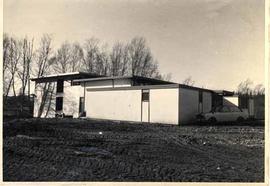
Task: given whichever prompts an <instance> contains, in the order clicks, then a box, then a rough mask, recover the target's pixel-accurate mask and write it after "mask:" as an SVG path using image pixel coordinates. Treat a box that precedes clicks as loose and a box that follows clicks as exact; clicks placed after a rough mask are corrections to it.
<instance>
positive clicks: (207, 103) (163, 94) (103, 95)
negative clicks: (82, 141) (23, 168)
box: [32, 72, 234, 124]
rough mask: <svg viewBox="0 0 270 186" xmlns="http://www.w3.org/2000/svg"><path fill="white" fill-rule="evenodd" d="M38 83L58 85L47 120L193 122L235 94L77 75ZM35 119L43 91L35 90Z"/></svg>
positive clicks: (146, 80) (145, 80) (166, 83)
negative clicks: (90, 119) (198, 115)
mask: <svg viewBox="0 0 270 186" xmlns="http://www.w3.org/2000/svg"><path fill="white" fill-rule="evenodd" d="M32 81H35V82H36V83H46V82H54V83H55V84H56V89H55V92H54V94H53V96H52V98H51V102H52V105H54V107H53V108H51V110H50V111H49V112H48V114H47V117H55V116H56V115H61V114H63V115H65V116H70V117H79V116H86V117H89V118H101V119H112V120H126V121H137V122H155V123H168V124H182V123H189V122H193V121H194V120H195V118H196V117H195V116H196V114H198V113H201V112H208V111H210V110H211V109H212V108H213V107H215V106H218V105H222V104H224V97H232V96H233V95H234V94H233V92H229V91H214V90H209V89H204V88H198V87H192V86H187V85H182V84H177V83H173V82H169V81H163V80H158V79H153V78H147V77H141V76H130V77H104V76H103V77H101V76H98V75H93V74H87V73H81V72H75V73H67V74H58V75H51V76H45V77H41V78H33V79H32ZM35 92H36V93H35V94H36V98H35V106H34V107H35V108H34V116H37V112H38V108H39V104H40V101H41V97H42V92H41V91H39V90H36V91H35ZM42 117H44V115H42Z"/></svg>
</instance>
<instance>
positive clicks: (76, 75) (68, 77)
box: [30, 72, 104, 83]
mask: <svg viewBox="0 0 270 186" xmlns="http://www.w3.org/2000/svg"><path fill="white" fill-rule="evenodd" d="M97 77H104V76H101V75H98V74H94V73H87V72H68V73H59V74H52V75H45V76H41V77H38V78H31V79H30V80H31V81H35V82H37V83H43V82H53V81H57V80H58V79H62V80H73V79H81V78H97Z"/></svg>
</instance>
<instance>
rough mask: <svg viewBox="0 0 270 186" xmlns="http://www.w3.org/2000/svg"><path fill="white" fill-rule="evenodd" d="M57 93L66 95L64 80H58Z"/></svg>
mask: <svg viewBox="0 0 270 186" xmlns="http://www.w3.org/2000/svg"><path fill="white" fill-rule="evenodd" d="M56 93H64V80H62V79H58V80H57V83H56Z"/></svg>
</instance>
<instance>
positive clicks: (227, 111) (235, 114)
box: [197, 106, 248, 123]
mask: <svg viewBox="0 0 270 186" xmlns="http://www.w3.org/2000/svg"><path fill="white" fill-rule="evenodd" d="M246 119H248V113H247V112H246V111H243V110H242V109H240V108H239V107H237V106H219V107H215V108H213V109H212V110H211V111H210V112H207V113H201V114H198V115H197V120H198V121H200V122H205V121H207V122H210V123H215V122H227V121H237V122H241V121H244V120H246Z"/></svg>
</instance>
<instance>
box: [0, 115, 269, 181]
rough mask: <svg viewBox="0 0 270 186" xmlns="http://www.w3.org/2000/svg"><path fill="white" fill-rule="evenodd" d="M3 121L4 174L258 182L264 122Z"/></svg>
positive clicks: (79, 178) (41, 177)
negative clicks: (203, 124)
mask: <svg viewBox="0 0 270 186" xmlns="http://www.w3.org/2000/svg"><path fill="white" fill-rule="evenodd" d="M257 123H258V122H255V121H253V122H249V123H244V124H242V125H235V124H233V125H227V124H226V125H219V126H200V125H193V126H172V125H160V124H138V123H128V122H113V121H105V120H80V119H24V120H13V121H8V122H5V123H4V133H3V135H4V141H3V179H4V181H169V182H171V181H174V182H195V181H196V182H197V181H198V182H200V181H203V182H210V181H211V182H225V181H226V182H240V181H241V182H263V181H264V126H263V123H261V125H255V124H257Z"/></svg>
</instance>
